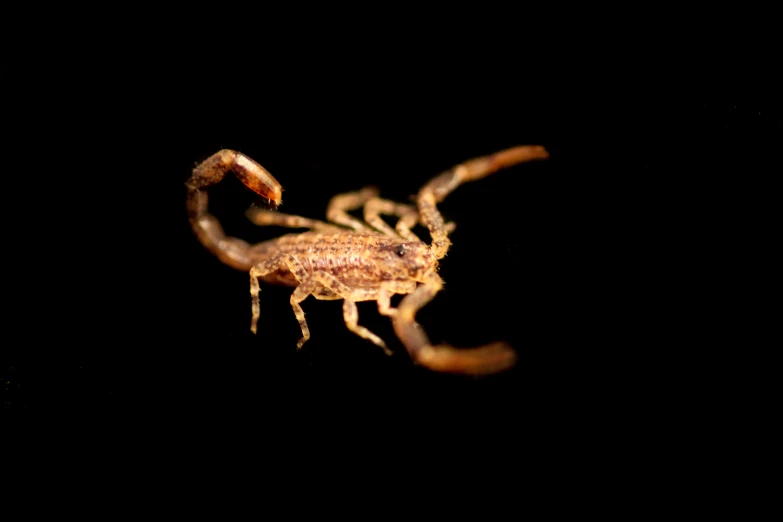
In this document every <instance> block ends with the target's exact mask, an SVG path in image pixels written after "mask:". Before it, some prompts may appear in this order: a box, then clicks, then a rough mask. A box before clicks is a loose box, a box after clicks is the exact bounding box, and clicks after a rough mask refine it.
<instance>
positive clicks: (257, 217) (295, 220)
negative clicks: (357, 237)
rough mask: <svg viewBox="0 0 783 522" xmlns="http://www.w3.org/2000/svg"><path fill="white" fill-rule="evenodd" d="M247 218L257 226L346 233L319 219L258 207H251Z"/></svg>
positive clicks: (342, 229)
mask: <svg viewBox="0 0 783 522" xmlns="http://www.w3.org/2000/svg"><path fill="white" fill-rule="evenodd" d="M245 215H246V216H247V218H248V219H249V220H250V221H251V222H252V223H253V224H255V225H259V226H266V225H277V226H280V227H288V228H309V229H312V230H315V231H316V232H325V233H332V234H334V233H338V232H345V229H344V228H342V227H338V226H335V225H331V224H329V223H325V222H323V221H318V220H317V219H310V218H306V217H301V216H292V215H291V214H282V213H280V212H274V211H272V210H267V209H263V208H258V207H250V208H249V209H248V210H247V212H246V213H245Z"/></svg>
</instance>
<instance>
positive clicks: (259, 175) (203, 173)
mask: <svg viewBox="0 0 783 522" xmlns="http://www.w3.org/2000/svg"><path fill="white" fill-rule="evenodd" d="M229 171H231V172H233V173H234V174H235V175H236V177H237V178H239V180H240V181H242V183H244V184H245V186H247V187H248V188H249V189H250V190H252V191H253V192H255V193H256V194H258V195H260V196H263V197H264V198H266V199H267V200H268V201H269V205H270V206H271V207H275V208H276V207H278V206H279V205H280V204H281V203H282V202H283V187H282V186H281V185H280V183H279V182H278V181H277V180H276V179H275V177H274V176H272V174H270V173H269V171H267V170H266V169H265V168H264V167H262V166H261V165H259V164H258V163H256V162H255V161H253V160H252V159H250V158H249V157H247V156H245V155H244V154H242V153H240V152H236V151H233V150H228V149H224V150H221V151H219V152H216V153H215V154H213V155H212V156H210V157H209V158H207V159H206V160H205V161H204V162H203V163H202V164H201V165H199V166H198V167H196V168H195V169H193V177H192V178H191V179H190V181H189V182H188V186H191V187H193V188H195V189H203V188H205V187H208V186H210V185H214V184H215V183H218V182H219V181H220V180H222V179H223V177H224V176H225V175H226V173H228V172H229Z"/></svg>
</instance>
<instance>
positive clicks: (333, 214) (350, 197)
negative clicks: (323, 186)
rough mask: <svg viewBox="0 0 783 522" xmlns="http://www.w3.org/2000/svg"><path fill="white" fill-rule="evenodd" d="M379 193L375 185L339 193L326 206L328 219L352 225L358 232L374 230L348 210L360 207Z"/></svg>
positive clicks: (340, 223) (347, 225)
mask: <svg viewBox="0 0 783 522" xmlns="http://www.w3.org/2000/svg"><path fill="white" fill-rule="evenodd" d="M377 195H378V189H376V188H374V187H365V188H363V189H362V190H359V191H356V192H348V193H346V194H338V195H337V196H334V197H333V198H332V199H331V200H329V205H328V206H327V207H326V219H328V220H329V221H331V222H332V223H337V224H339V225H345V226H346V227H350V228H352V229H354V230H355V231H357V232H372V231H373V230H372V229H371V228H370V227H368V226H367V225H365V224H364V223H362V222H361V221H359V220H358V219H356V218H355V217H353V216H351V215H350V214H348V212H349V211H351V210H356V209H357V208H360V207H361V206H362V205H364V204H365V203H366V202H367V201H368V200H369V199H372V198H374V197H376V196H377Z"/></svg>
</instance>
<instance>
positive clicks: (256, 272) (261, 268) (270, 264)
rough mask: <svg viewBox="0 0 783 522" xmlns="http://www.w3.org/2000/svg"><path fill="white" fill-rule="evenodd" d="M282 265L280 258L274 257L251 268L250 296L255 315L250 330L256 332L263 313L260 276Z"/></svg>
mask: <svg viewBox="0 0 783 522" xmlns="http://www.w3.org/2000/svg"><path fill="white" fill-rule="evenodd" d="M281 265H282V262H281V260H280V259H279V258H274V259H269V260H267V261H264V262H262V263H259V264H257V265H255V266H254V267H252V268H251V269H250V298H251V310H252V312H253V317H252V319H251V320H250V331H251V332H253V333H254V334H255V333H256V328H257V325H258V317H259V316H260V315H261V303H260V301H259V299H258V294H259V292H261V287H260V286H259V284H258V278H259V277H262V276H265V275H267V274H269V273H272V272H274V271H275V270H278V269H279V268H280V267H281Z"/></svg>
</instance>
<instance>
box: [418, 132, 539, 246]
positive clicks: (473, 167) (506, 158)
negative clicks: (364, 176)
mask: <svg viewBox="0 0 783 522" xmlns="http://www.w3.org/2000/svg"><path fill="white" fill-rule="evenodd" d="M548 157H549V153H548V152H547V151H546V149H545V148H544V147H542V146H540V145H524V146H519V147H513V148H510V149H506V150H502V151H500V152H496V153H495V154H490V155H489V156H482V157H480V158H475V159H472V160H468V161H466V162H464V163H461V164H459V165H457V166H456V167H454V168H453V169H451V170H450V171H448V172H445V173H443V174H441V175H439V176H436V177H435V178H433V179H432V180H431V181H430V182H429V183H427V184H426V185H424V187H423V188H422V189H421V190H420V191H419V195H418V197H417V203H418V206H419V215H420V216H421V222H422V223H423V224H424V226H426V227H427V228H428V229H429V231H430V236H431V237H432V252H433V254H435V258H436V259H441V258H442V257H443V256H445V255H446V252H447V251H448V250H449V246H450V245H451V241H450V240H449V238H448V234H449V226H448V225H447V224H446V223H444V222H443V216H441V214H440V212H439V211H438V208H437V206H436V204H437V203H439V202H441V201H443V199H444V198H445V197H446V196H448V195H449V194H450V193H451V192H452V191H453V190H454V189H456V188H457V187H459V186H460V185H461V184H462V183H465V182H466V181H475V180H477V179H481V178H483V177H486V176H488V175H490V174H492V173H493V172H496V171H498V170H500V169H503V168H506V167H511V166H513V165H516V164H518V163H524V162H526V161H531V160H536V159H546V158H548Z"/></svg>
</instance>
